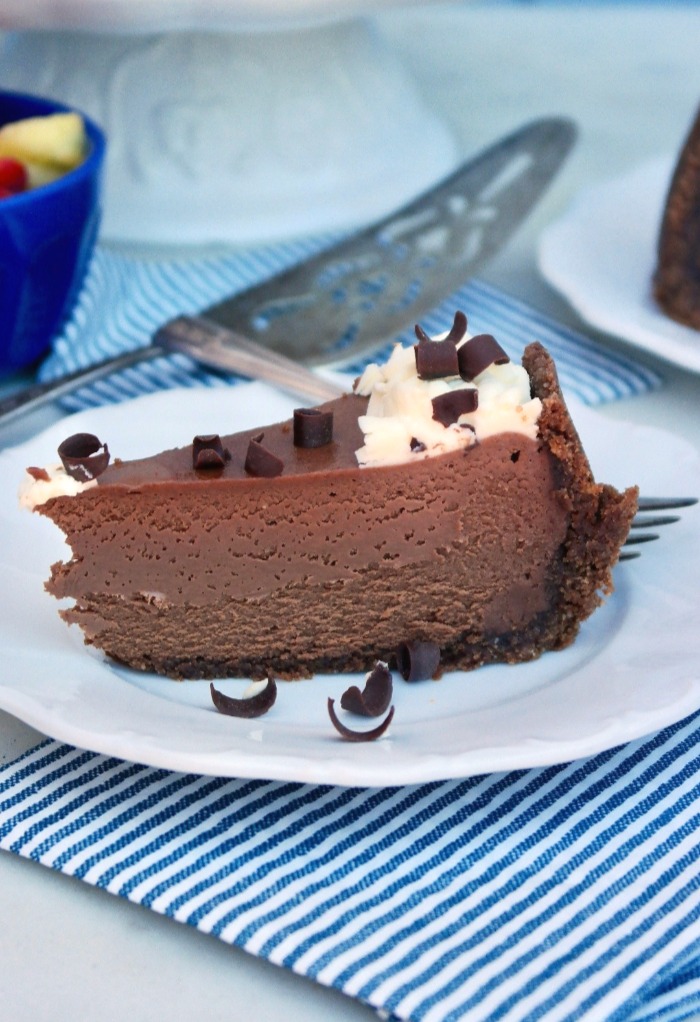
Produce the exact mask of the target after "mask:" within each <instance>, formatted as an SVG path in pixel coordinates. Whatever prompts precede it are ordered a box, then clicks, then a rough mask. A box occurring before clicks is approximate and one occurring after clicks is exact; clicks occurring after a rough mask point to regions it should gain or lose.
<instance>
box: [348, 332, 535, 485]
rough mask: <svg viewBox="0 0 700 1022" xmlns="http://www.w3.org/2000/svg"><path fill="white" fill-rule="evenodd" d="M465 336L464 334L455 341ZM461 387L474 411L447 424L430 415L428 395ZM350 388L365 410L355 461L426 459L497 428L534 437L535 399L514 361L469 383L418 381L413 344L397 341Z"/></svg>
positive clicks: (364, 463) (453, 378) (458, 380)
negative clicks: (471, 396)
mask: <svg viewBox="0 0 700 1022" xmlns="http://www.w3.org/2000/svg"><path fill="white" fill-rule="evenodd" d="M444 336H445V335H444V334H443V335H442V337H444ZM440 339H442V338H441V337H440V338H435V340H440ZM468 340H469V335H467V336H466V337H465V338H464V340H463V341H462V342H461V343H463V344H464V343H466V342H467V341H468ZM460 346H461V345H458V348H459V347H460ZM466 389H476V391H477V392H478V406H477V408H476V409H475V411H473V412H466V413H464V414H462V415H460V416H459V417H458V419H457V421H456V422H453V423H450V425H447V426H444V425H442V423H440V422H438V421H437V420H436V419H435V418H433V411H434V409H433V404H432V401H433V398H436V397H439V396H440V395H442V394H446V393H448V392H450V391H458V390H466ZM355 392H356V393H357V394H360V395H362V396H365V397H367V396H369V403H368V406H367V413H366V414H365V415H362V416H360V418H359V420H358V421H359V425H360V429H361V430H362V432H363V433H364V438H365V443H364V446H363V447H361V448H360V449H359V450H358V451H357V452H356V455H357V460H358V463H359V464H360V465H361V466H374V465H398V464H401V463H403V462H406V461H410V460H411V459H413V458H431V457H435V456H436V455H438V454H444V453H447V452H451V451H457V450H460V449H462V448H467V447H471V446H472V444H475V443H478V442H479V441H481V440H485V439H486V438H487V437H489V436H493V435H494V434H497V433H519V434H522V435H524V436H528V437H530V438H531V439H533V440H534V439H535V438H536V436H537V420H538V418H539V415H540V411H541V409H542V402H541V401H540V399H539V398H533V397H531V396H530V379H529V377H528V375H527V372H526V370H525V369H524V368H523V367H522V366H520V365H517V364H516V363H514V362H506V363H505V364H503V365H496V364H494V365H491V366H489V367H488V368H487V369H485V370H484V371H483V372H482V373H480V374H479V375H478V376H476V377H475V378H474V380H472V381H470V382H466V381H465V380H463V379H461V378H460V377H459V376H451V377H447V378H443V379H438V380H422V379H420V378H419V376H418V373H417V371H416V358H415V351H414V349H413V347H404V346H403V345H401V344H397V345H396V346H395V347H394V350H393V351H392V353H391V355H390V357H389V359H388V360H387V362H386V363H385V364H384V365H377V364H375V363H372V364H370V365H368V366H367V368H366V369H365V371H364V372H363V374H362V376H361V377H360V379H359V380H358V381H357V383H356V385H355Z"/></svg>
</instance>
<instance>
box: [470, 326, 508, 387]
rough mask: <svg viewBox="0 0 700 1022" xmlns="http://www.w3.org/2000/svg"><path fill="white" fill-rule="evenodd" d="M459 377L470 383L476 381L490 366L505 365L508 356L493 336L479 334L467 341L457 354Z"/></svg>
mask: <svg viewBox="0 0 700 1022" xmlns="http://www.w3.org/2000/svg"><path fill="white" fill-rule="evenodd" d="M457 356H458V359H459V375H460V376H461V377H462V379H463V380H466V381H467V382H469V381H470V380H474V379H476V377H477V376H478V375H479V373H483V371H484V370H485V369H488V367H489V366H490V365H494V364H495V365H499V366H500V365H505V364H506V362H510V359H509V358H508V355H507V354H506V352H505V351H504V350H503V348H502V347H501V346H500V344H499V343H498V341H497V340H496V338H495V337H493V336H492V335H491V334H477V335H476V336H475V337H470V338H469V340H468V341H465V342H464V344H463V345H462V347H461V348H459V350H458V352H457Z"/></svg>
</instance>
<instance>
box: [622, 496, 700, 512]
mask: <svg viewBox="0 0 700 1022" xmlns="http://www.w3.org/2000/svg"><path fill="white" fill-rule="evenodd" d="M697 502H698V498H697V497H640V498H639V500H638V501H637V509H638V510H639V511H670V510H672V509H673V508H676V507H691V506H692V505H693V504H697Z"/></svg>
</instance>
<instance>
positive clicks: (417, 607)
mask: <svg viewBox="0 0 700 1022" xmlns="http://www.w3.org/2000/svg"><path fill="white" fill-rule="evenodd" d="M465 329H466V320H465V319H464V318H463V317H462V318H461V319H460V316H459V315H458V316H457V317H455V326H454V327H453V329H452V330H451V331H450V333H449V334H448V336H447V338H444V339H442V340H432V339H430V338H427V337H425V335H423V334H422V331H420V330H419V331H418V335H419V341H418V344H417V345H416V346H415V348H413V349H411V348H408V349H406V348H401V347H399V346H397V348H396V349H395V351H394V353H393V354H392V356H391V358H390V359H389V361H388V362H387V363H386V365H385V366H370V367H368V369H367V370H366V371H365V373H364V374H363V375H362V377H361V378H360V379H359V380H358V381H357V383H356V385H355V390H354V392H353V393H350V394H347V395H345V396H343V397H341V398H339V399H338V400H336V401H334V402H331V403H329V404H326V405H324V406H321V407H320V408H319V409H299V410H297V412H295V415H294V419H293V420H290V421H288V422H284V423H278V424H274V425H269V426H263V427H260V428H259V429H256V430H249V431H247V432H243V433H235V434H232V435H228V436H226V435H223V436H220V437H219V436H201V437H196V438H195V439H194V441H193V443H192V445H190V446H187V447H184V448H179V449H173V450H170V451H164V452H162V453H160V454H157V455H154V456H152V457H148V458H143V459H141V460H137V461H126V462H122V461H119V460H115V461H112V462H110V463H109V464H108V465H107V467H106V468H105V467H104V465H105V463H106V461H107V460H108V458H109V455H108V452H107V450H106V447H105V446H104V445H102V444H101V443H100V441H99V440H97V439H96V438H92V439H90V438H87V439H86V438H85V437H84V436H83V437H82V438H80V437H79V438H71V439H70V441H69V442H67V444H66V445H65V448H64V450H63V452H62V454H63V466H62V467H61V468H59V469H57V470H53V469H51V470H44V469H32V470H30V475H29V480H28V485H27V486H26V488H25V492H24V497H23V499H24V502H25V503H26V504H27V505H28V506H30V507H33V508H35V509H36V510H37V511H39V512H40V513H41V514H43V515H46V516H48V517H49V518H50V519H52V520H53V521H54V522H55V523H56V525H57V526H58V527H59V528H60V529H61V530H62V531H63V532H64V534H65V536H66V538H67V540H68V543H69V545H70V547H71V549H72V558H71V559H70V560H69V561H67V562H66V563H62V562H59V563H57V564H55V565H54V566H53V568H52V572H51V578H50V580H49V582H48V583H47V589H48V590H49V592H50V593H52V594H53V595H54V596H56V597H60V598H63V597H70V598H71V599H72V600H73V601H74V605H73V606H72V607H70V608H69V609H66V610H62V611H61V613H62V615H63V617H64V618H65V619H66V621H68V622H76V623H77V624H78V625H80V627H81V628H82V629H83V632H84V635H85V641H86V642H87V643H90V644H94V645H95V646H97V647H99V648H100V649H102V650H104V651H105V652H106V653H107V654H108V655H109V656H110V657H112V658H113V659H114V660H116V661H118V662H120V663H122V664H126V665H128V666H129V667H132V668H135V669H138V670H143V671H151V672H156V673H159V674H164V675H169V676H171V677H173V678H214V677H221V676H243V677H253V678H259V677H263V676H265V675H267V674H268V673H270V672H272V673H273V674H275V675H276V676H277V677H279V678H299V677H304V676H310V675H313V674H314V673H318V672H344V671H348V672H349V671H367V670H369V669H370V668H371V667H372V666H373V665H374V664H375V663H376V661H377V660H378V659H379V660H383V661H387V662H389V661H391V659H392V658H393V657H394V655H395V651H396V650H397V648H398V647H399V646H400V645H401V644H402V643H407V642H415V641H420V642H433V643H437V645H438V646H439V648H440V670H441V671H443V670H451V669H454V668H462V669H471V668H474V667H478V666H479V665H481V664H487V663H492V662H519V661H524V660H529V659H532V658H533V657H537V656H539V655H540V654H541V653H543V652H544V651H546V650H555V649H560V648H562V647H564V646H567V645H568V644H569V643H571V642H572V641H573V639H574V638H575V636H576V634H577V632H578V629H579V625H580V623H581V621H583V620H584V619H585V618H586V617H587V616H588V615H589V614H590V613H591V612H592V611H593V610H594V608H595V607H596V606H597V605H598V604H599V603H600V601H601V599H602V597H603V595H604V594H607V593H609V592H610V591H611V589H612V579H611V568H612V566H613V565H614V563H615V561H616V560H617V557H618V553H619V549H620V546H621V544H622V542H623V541H624V539H625V538H626V536H627V532H628V529H629V524H630V521H631V518H632V516H633V514H634V511H635V508H636V491H635V490H628V491H626V492H624V493H619V492H617V491H616V490H615V489H614V488H612V487H610V486H606V485H600V484H598V483H596V482H595V480H594V478H593V476H592V474H591V470H590V467H589V464H588V461H587V459H586V456H585V453H584V451H583V449H582V447H581V444H580V442H579V439H578V436H577V433H576V430H575V428H574V426H573V424H572V422H571V419H570V417H569V414H568V411H567V409H566V406H565V403H564V401H563V399H562V396H561V393H560V390H559V386H558V383H557V378H556V372H555V368H554V365H553V363H552V360H551V359H550V357H549V355H548V354H547V352H546V351H545V350H544V349H543V348H542V347H541V346H540V345H537V344H534V345H530V346H529V347H528V349H527V350H526V352H525V355H524V358H523V365H522V366H517V365H515V364H513V363H511V362H509V361H508V360H507V356H505V354H504V353H503V352H502V351H501V349H500V348H499V346H498V345H497V344H496V342H495V341H494V340H493V338H491V337H489V336H488V335H481V336H480V337H477V338H468V337H467V336H466V335H465V333H464V331H465ZM116 453H118V452H116ZM96 462H97V463H98V464H96ZM63 491H65V492H63Z"/></svg>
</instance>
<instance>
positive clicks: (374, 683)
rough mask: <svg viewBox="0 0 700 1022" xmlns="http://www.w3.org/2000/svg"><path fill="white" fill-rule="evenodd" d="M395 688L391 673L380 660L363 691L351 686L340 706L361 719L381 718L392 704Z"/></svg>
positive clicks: (343, 695) (342, 698) (341, 698)
mask: <svg viewBox="0 0 700 1022" xmlns="http://www.w3.org/2000/svg"><path fill="white" fill-rule="evenodd" d="M393 688H394V686H393V683H392V680H391V671H390V670H389V668H388V667H387V665H386V664H384V663H382V662H381V660H380V661H378V662H377V664H376V665H375V667H374V670H372V671H371V672H370V673H369V674H368V675H367V680H366V681H365V687H364V688H363V690H362V691H360V689H359V688H358V687H357V685H351V686H350V688H348V689H346V690H345V692H343V694H342V696H341V697H340V705H341V706H342V707H343V709H344V710H347V711H348V712H349V713H356V714H357V715H358V716H360V717H381V715H382V714H383V713H384V712H385V711H386V709H387V708H388V706H389V703H390V702H391V696H392V692H393Z"/></svg>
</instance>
